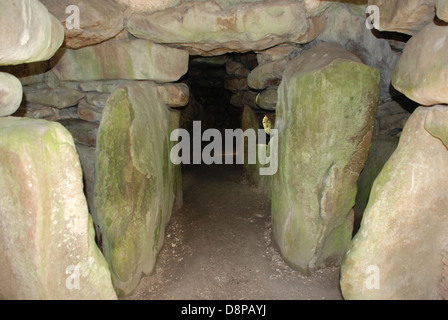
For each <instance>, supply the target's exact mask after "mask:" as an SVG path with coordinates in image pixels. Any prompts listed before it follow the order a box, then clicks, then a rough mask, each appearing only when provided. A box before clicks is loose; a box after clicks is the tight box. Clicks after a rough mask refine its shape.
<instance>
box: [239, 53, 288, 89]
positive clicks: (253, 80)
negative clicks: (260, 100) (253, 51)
mask: <svg viewBox="0 0 448 320" xmlns="http://www.w3.org/2000/svg"><path fill="white" fill-rule="evenodd" d="M289 62H290V60H289V59H281V60H276V61H272V62H268V63H265V64H262V65H260V66H258V67H256V68H255V69H254V70H252V72H251V73H250V74H249V76H248V77H247V85H248V86H249V87H250V88H252V89H256V90H262V89H266V88H267V87H269V86H278V85H279V84H280V81H281V80H282V77H283V72H284V71H285V69H286V67H287V66H288V63H289Z"/></svg>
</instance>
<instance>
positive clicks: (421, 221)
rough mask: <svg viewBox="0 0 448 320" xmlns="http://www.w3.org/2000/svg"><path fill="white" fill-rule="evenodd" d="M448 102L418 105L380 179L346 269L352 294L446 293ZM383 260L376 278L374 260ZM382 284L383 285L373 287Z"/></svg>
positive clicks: (345, 283)
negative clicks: (441, 284)
mask: <svg viewBox="0 0 448 320" xmlns="http://www.w3.org/2000/svg"><path fill="white" fill-rule="evenodd" d="M446 119H448V109H447V108H446V107H443V106H435V107H431V108H419V109H417V110H416V111H415V112H414V113H413V115H412V116H411V118H410V119H409V121H408V122H407V124H406V126H405V129H404V131H403V134H402V136H401V139H400V143H399V145H398V148H397V150H396V151H395V152H394V154H393V155H392V157H391V158H390V159H389V161H388V162H387V164H386V165H385V166H384V168H383V170H382V171H381V173H380V175H379V176H378V178H377V179H376V181H375V184H374V186H373V189H372V193H371V196H370V201H369V204H368V207H367V209H366V212H365V213H364V218H363V221H362V225H361V229H360V230H359V232H358V233H357V234H356V236H355V238H354V240H353V242H352V244H351V248H350V249H349V250H348V253H347V255H346V257H345V259H344V262H343V265H342V270H341V289H342V293H343V295H344V297H345V298H346V299H387V300H389V299H405V300H407V299H438V298H440V297H439V295H438V294H437V289H438V287H439V282H440V280H441V274H442V251H443V249H444V248H445V246H446V244H447V242H448V237H447V234H446V230H447V228H448V196H447V194H446V189H447V187H448V180H447V178H446V177H447V175H448V172H447V171H448V150H447V145H448V140H447V138H448V137H447V135H446V133H447V129H446V128H447V126H446ZM369 266H374V267H376V268H377V269H376V270H377V271H378V274H377V278H376V281H374V282H370V281H371V280H372V279H369V274H368V273H367V271H368V267H369ZM375 282H377V283H376V286H371V285H374V284H375Z"/></svg>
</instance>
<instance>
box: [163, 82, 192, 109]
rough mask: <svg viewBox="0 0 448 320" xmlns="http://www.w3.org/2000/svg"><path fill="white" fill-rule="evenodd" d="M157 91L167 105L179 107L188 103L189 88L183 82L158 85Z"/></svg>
mask: <svg viewBox="0 0 448 320" xmlns="http://www.w3.org/2000/svg"><path fill="white" fill-rule="evenodd" d="M157 91H158V92H159V96H160V97H161V99H162V100H163V102H165V104H166V105H167V106H168V107H172V108H179V107H185V106H186V105H187V104H188V101H189V100H188V98H189V97H190V89H189V88H188V86H187V85H186V84H184V83H178V84H163V85H159V86H158V87H157Z"/></svg>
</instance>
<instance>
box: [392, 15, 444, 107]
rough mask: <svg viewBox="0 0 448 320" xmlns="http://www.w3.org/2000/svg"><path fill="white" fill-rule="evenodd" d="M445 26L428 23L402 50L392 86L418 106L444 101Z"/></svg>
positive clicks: (442, 102)
mask: <svg viewBox="0 0 448 320" xmlns="http://www.w3.org/2000/svg"><path fill="white" fill-rule="evenodd" d="M447 73H448V25H447V24H446V23H438V24H435V23H430V24H429V25H427V26H426V27H425V28H424V29H423V30H422V31H420V32H419V33H418V34H417V35H415V36H413V37H412V38H411V39H410V40H409V41H408V43H407V44H406V47H405V49H404V52H403V55H402V56H401V59H400V61H399V62H398V64H397V67H396V69H395V73H394V76H393V79H392V84H393V86H394V87H395V88H396V89H397V90H398V91H400V92H402V93H404V94H405V95H406V96H407V97H408V98H410V99H411V100H414V101H416V102H418V103H420V104H422V105H426V106H430V105H435V104H445V103H448V77H447V76H446V75H447Z"/></svg>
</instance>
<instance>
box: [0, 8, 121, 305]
mask: <svg viewBox="0 0 448 320" xmlns="http://www.w3.org/2000/svg"><path fill="white" fill-rule="evenodd" d="M0 21H1V22H2V27H1V30H2V32H1V34H0V38H1V41H0V43H1V45H0V46H1V48H0V65H9V64H20V63H30V62H36V61H40V60H47V59H49V58H50V57H51V56H52V55H53V54H54V53H55V51H56V50H57V48H58V47H59V46H60V45H61V43H62V41H63V34H64V31H63V27H62V25H60V23H59V22H58V21H57V20H56V18H55V17H53V16H52V15H51V14H49V13H48V11H47V9H46V8H45V7H44V6H43V5H42V4H41V3H40V2H38V1H34V0H33V1H12V0H5V1H2V2H1V3H0ZM18 39H19V40H20V41H17V40H18ZM0 82H1V85H0V88H2V93H1V95H2V96H1V99H0V114H1V115H2V116H3V117H2V118H0V154H1V157H0V158H1V159H0V221H1V222H0V252H1V257H0V282H1V284H0V298H2V299H116V298H117V296H116V293H115V291H114V289H113V287H112V283H111V278H110V272H109V268H108V265H107V263H106V260H105V259H104V257H103V255H102V254H101V252H100V250H99V249H98V247H97V245H96V244H95V231H94V228H93V223H92V218H91V216H90V215H89V212H88V209H87V202H86V198H85V196H84V193H83V184H82V170H81V165H80V162H79V158H78V154H77V152H76V149H75V144H74V141H73V138H72V136H71V135H70V133H69V132H68V131H67V129H65V128H64V127H63V126H61V125H60V124H59V123H55V122H49V121H46V120H36V119H28V118H19V117H9V115H10V114H12V113H14V112H15V110H16V109H17V107H18V105H20V101H21V100H22V85H21V84H20V82H18V80H17V79H16V80H14V77H13V76H10V75H5V74H3V73H1V77H0ZM17 83H18V84H17ZM5 86H6V88H7V89H6V90H5V91H6V95H5V94H4V93H3V91H4V90H3V88H4V87H5Z"/></svg>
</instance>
